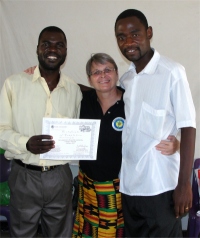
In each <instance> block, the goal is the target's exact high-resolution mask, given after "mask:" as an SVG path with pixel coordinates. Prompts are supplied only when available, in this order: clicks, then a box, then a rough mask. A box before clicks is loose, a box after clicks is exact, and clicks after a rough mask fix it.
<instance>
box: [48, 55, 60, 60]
mask: <svg viewBox="0 0 200 238" xmlns="http://www.w3.org/2000/svg"><path fill="white" fill-rule="evenodd" d="M47 59H50V60H57V59H58V57H56V56H52V55H50V56H48V57H47Z"/></svg>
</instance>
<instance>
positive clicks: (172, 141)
mask: <svg viewBox="0 0 200 238" xmlns="http://www.w3.org/2000/svg"><path fill="white" fill-rule="evenodd" d="M179 147H180V143H179V141H178V140H177V139H176V137H175V136H172V135H170V136H168V137H167V140H161V142H160V143H159V144H158V145H156V149H157V150H159V151H160V152H161V154H163V155H172V154H174V153H175V152H176V151H177V150H179Z"/></svg>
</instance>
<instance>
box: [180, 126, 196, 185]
mask: <svg viewBox="0 0 200 238" xmlns="http://www.w3.org/2000/svg"><path fill="white" fill-rule="evenodd" d="M195 137H196V129H195V128H193V127H185V128H181V144H180V172H179V179H178V184H184V183H186V182H188V181H190V177H191V172H192V167H193V163H194V149H195Z"/></svg>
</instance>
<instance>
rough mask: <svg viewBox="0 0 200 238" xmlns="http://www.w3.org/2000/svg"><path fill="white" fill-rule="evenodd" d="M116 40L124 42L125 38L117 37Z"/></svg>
mask: <svg viewBox="0 0 200 238" xmlns="http://www.w3.org/2000/svg"><path fill="white" fill-rule="evenodd" d="M117 40H118V41H124V40H125V37H124V36H118V37H117Z"/></svg>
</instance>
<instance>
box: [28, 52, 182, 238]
mask: <svg viewBox="0 0 200 238" xmlns="http://www.w3.org/2000/svg"><path fill="white" fill-rule="evenodd" d="M34 68H35V67H32V68H29V69H27V70H26V71H25V72H27V73H30V74H31V73H33V71H34ZM86 73H87V76H88V80H89V83H90V85H91V86H92V87H93V88H94V89H91V90H88V88H85V87H84V86H83V85H80V87H81V89H82V91H83V100H82V103H81V113H80V117H81V118H84V119H101V125H100V132H99V142H98V150H97V159H96V160H95V161H80V163H79V164H80V169H79V174H78V181H79V199H78V207H77V211H76V216H75V222H74V227H73V235H72V237H92V238H95V237H96V238H97V237H98V238H101V237H124V220H123V214H122V205H121V194H120V192H119V176H118V175H119V171H120V167H121V159H122V157H121V148H122V144H121V133H122V129H123V124H124V120H125V114H124V102H123V93H124V90H123V89H121V88H120V87H117V86H116V85H117V81H118V67H117V65H116V63H115V61H114V60H113V59H112V58H111V57H110V56H109V55H107V54H104V53H98V54H95V55H93V56H92V57H91V58H90V59H89V60H88V62H87V65H86ZM168 139H169V140H171V142H170V141H161V143H160V144H159V145H158V146H156V148H157V149H158V150H160V151H161V152H162V153H163V154H173V153H174V152H175V151H176V149H177V147H178V142H177V140H176V139H175V137H171V136H169V137H168Z"/></svg>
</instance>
